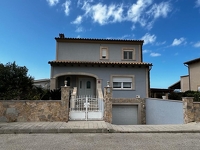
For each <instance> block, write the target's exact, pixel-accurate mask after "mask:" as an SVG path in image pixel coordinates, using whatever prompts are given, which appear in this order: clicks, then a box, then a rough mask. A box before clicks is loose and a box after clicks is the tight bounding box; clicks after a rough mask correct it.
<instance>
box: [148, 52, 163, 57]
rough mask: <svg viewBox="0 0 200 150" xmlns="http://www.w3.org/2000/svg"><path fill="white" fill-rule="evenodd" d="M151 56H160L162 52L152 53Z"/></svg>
mask: <svg viewBox="0 0 200 150" xmlns="http://www.w3.org/2000/svg"><path fill="white" fill-rule="evenodd" d="M150 56H151V57H158V56H161V54H160V53H151V54H150Z"/></svg>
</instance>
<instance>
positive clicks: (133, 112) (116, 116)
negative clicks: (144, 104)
mask: <svg viewBox="0 0 200 150" xmlns="http://www.w3.org/2000/svg"><path fill="white" fill-rule="evenodd" d="M112 124H116V125H134V124H138V105H113V107H112Z"/></svg>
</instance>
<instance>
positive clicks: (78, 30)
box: [75, 27, 83, 32]
mask: <svg viewBox="0 0 200 150" xmlns="http://www.w3.org/2000/svg"><path fill="white" fill-rule="evenodd" d="M75 32H83V27H78V28H77V29H76V30H75Z"/></svg>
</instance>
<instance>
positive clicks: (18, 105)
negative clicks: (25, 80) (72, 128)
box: [0, 87, 69, 122]
mask: <svg viewBox="0 0 200 150" xmlns="http://www.w3.org/2000/svg"><path fill="white" fill-rule="evenodd" d="M61 92H62V94H61V100H47V101H45V100H3V101H0V122H15V121H19V122H28V121H29V122H31V121H68V118H69V88H68V87H62V88H61Z"/></svg>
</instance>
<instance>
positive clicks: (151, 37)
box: [141, 33, 156, 45]
mask: <svg viewBox="0 0 200 150" xmlns="http://www.w3.org/2000/svg"><path fill="white" fill-rule="evenodd" d="M141 39H142V40H144V45H145V44H150V43H153V42H155V40H156V36H155V35H150V34H149V33H146V34H145V35H144V36H143V37H142V38H141Z"/></svg>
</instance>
